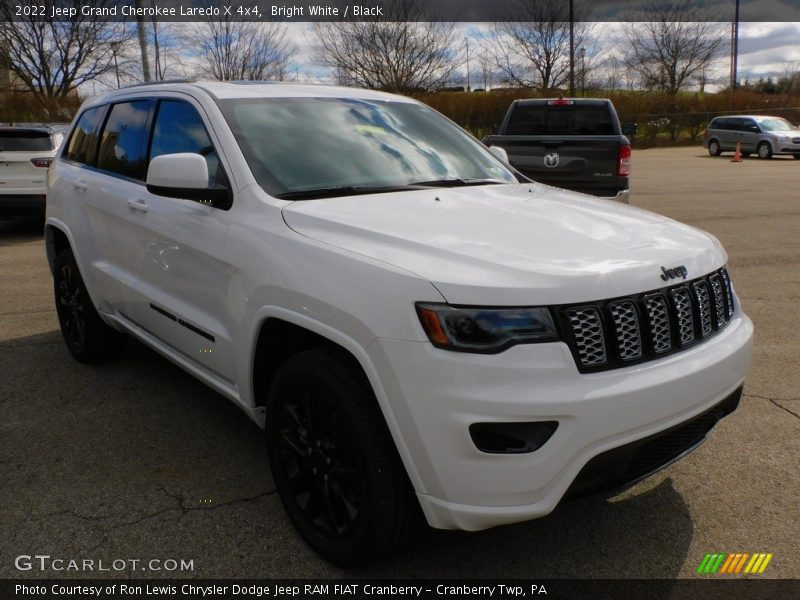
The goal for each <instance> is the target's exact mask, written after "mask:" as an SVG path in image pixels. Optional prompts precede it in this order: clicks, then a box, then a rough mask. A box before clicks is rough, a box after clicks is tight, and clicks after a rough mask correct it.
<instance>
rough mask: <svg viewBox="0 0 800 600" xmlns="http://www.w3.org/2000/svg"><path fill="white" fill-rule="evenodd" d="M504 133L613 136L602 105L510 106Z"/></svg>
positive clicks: (608, 116) (610, 121)
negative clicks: (512, 107)
mask: <svg viewBox="0 0 800 600" xmlns="http://www.w3.org/2000/svg"><path fill="white" fill-rule="evenodd" d="M506 133H507V134H508V135H614V124H613V121H612V118H611V113H610V111H609V109H608V106H607V105H605V104H591V105H574V104H573V105H566V106H552V105H547V104H531V105H524V104H523V105H519V106H517V107H515V108H514V110H513V112H512V113H511V118H510V119H509V122H508V128H507V130H506Z"/></svg>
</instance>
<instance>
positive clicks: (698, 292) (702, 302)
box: [692, 281, 714, 337]
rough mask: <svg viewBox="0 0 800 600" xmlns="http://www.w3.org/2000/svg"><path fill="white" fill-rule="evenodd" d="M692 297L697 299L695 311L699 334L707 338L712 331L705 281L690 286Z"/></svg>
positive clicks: (709, 304)
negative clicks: (692, 290)
mask: <svg viewBox="0 0 800 600" xmlns="http://www.w3.org/2000/svg"><path fill="white" fill-rule="evenodd" d="M692 289H694V297H695V298H696V299H697V309H698V311H697V312H698V313H699V316H700V334H701V335H702V336H703V337H708V336H709V335H711V332H712V331H714V327H713V326H712V324H711V298H710V297H709V295H708V285H706V282H705V281H695V282H694V283H693V284H692Z"/></svg>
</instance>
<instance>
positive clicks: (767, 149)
mask: <svg viewBox="0 0 800 600" xmlns="http://www.w3.org/2000/svg"><path fill="white" fill-rule="evenodd" d="M758 158H772V146H770V145H769V142H761V143H760V144H759V145H758Z"/></svg>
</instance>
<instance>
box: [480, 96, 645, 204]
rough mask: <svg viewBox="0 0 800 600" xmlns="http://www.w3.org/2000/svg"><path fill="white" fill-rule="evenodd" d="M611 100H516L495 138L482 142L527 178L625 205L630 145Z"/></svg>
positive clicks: (627, 131) (630, 131)
mask: <svg viewBox="0 0 800 600" xmlns="http://www.w3.org/2000/svg"><path fill="white" fill-rule="evenodd" d="M634 133H636V126H635V125H625V126H624V127H623V126H620V123H619V117H617V111H616V110H615V109H614V105H613V104H612V103H611V101H610V100H601V99H595V98H572V99H570V98H558V99H551V100H547V99H535V100H515V101H514V102H512V103H511V107H510V108H509V109H508V112H507V113H506V116H505V119H503V124H502V125H501V126H500V128H499V130H498V132H497V135H490V136H486V137H485V138H483V143H484V144H486V145H487V146H489V147H492V146H497V147H499V148H502V149H503V150H505V152H506V154H507V155H508V160H509V162H510V163H511V165H512V166H513V167H515V168H516V169H518V170H519V171H521V172H522V173H523V174H524V175H526V176H527V177H530V178H531V179H533V180H535V181H539V182H541V183H546V184H548V185H553V186H556V187H560V188H566V189H569V190H574V191H576V192H583V193H585V194H592V195H594V196H602V197H605V198H614V199H616V200H620V201H622V202H628V201H629V197H630V192H629V185H628V184H629V181H628V180H629V176H630V168H631V165H630V161H631V143H630V141H629V140H628V138H627V137H625V135H626V134H628V135H632V134H634Z"/></svg>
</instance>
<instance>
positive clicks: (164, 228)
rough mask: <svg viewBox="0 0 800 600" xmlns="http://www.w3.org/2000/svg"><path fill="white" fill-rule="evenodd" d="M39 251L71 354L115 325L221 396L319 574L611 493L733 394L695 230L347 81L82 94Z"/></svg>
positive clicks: (738, 326) (83, 354)
mask: <svg viewBox="0 0 800 600" xmlns="http://www.w3.org/2000/svg"><path fill="white" fill-rule="evenodd" d="M46 241H47V244H46V246H47V254H48V259H49V262H50V266H51V269H52V272H53V278H54V284H55V286H54V287H55V300H56V308H57V311H58V317H59V320H60V323H61V329H62V332H63V335H64V339H65V341H66V344H67V347H68V348H69V350H70V352H71V353H72V354H73V355H74V356H75V358H77V359H78V360H79V361H83V362H96V361H101V360H105V359H107V358H109V357H110V356H112V355H113V354H114V352H115V350H116V349H117V348H118V347H119V343H120V339H121V337H122V334H123V333H126V334H130V335H133V336H134V337H136V338H138V339H139V340H141V341H142V342H144V343H145V344H147V345H149V346H150V347H152V348H153V349H155V350H156V351H158V352H160V353H161V354H163V355H164V356H166V357H167V358H168V359H170V360H171V361H173V362H174V363H176V364H177V365H179V366H181V367H182V368H184V369H186V370H187V371H189V372H190V373H192V374H193V375H194V376H196V377H197V378H198V379H200V380H202V381H204V382H205V383H207V384H208V385H209V386H211V387H212V388H214V389H215V390H217V391H218V392H220V393H221V394H222V395H224V396H225V397H227V398H228V399H230V400H231V401H232V402H234V403H235V404H236V405H238V406H239V407H240V408H241V409H242V410H244V411H245V412H246V413H247V414H248V415H249V416H250V418H251V419H252V420H253V421H254V422H255V423H257V424H258V425H259V426H261V427H264V428H265V430H266V444H267V447H268V454H269V461H270V466H271V470H272V474H273V477H274V479H275V484H276V486H277V489H278V491H279V494H280V497H281V499H282V501H283V503H284V506H285V508H286V511H287V513H288V515H289V517H290V519H291V520H292V522H293V523H294V525H295V526H296V527H297V529H298V531H299V533H300V534H301V535H302V536H303V538H304V539H305V540H306V541H307V542H308V543H309V544H310V545H311V546H312V547H313V548H314V549H315V550H316V551H317V552H319V553H320V554H321V555H322V556H324V557H325V558H327V559H328V560H330V561H332V562H336V563H339V564H353V563H356V562H359V561H363V560H365V559H368V558H371V557H374V556H377V555H379V554H380V553H382V552H385V551H387V550H389V549H391V548H393V547H396V546H397V545H398V544H400V543H401V542H403V541H405V540H406V539H407V538H408V537H409V534H410V532H412V531H413V530H414V529H415V523H419V522H422V519H421V518H420V517H421V516H422V515H424V519H425V520H427V523H428V524H430V525H431V526H433V527H437V528H443V529H465V530H479V529H484V528H487V527H492V526H495V525H500V524H503V523H511V522H515V521H523V520H526V519H533V518H537V517H541V516H544V515H546V514H548V513H550V512H551V511H553V509H555V508H556V506H557V505H558V504H559V503H560V502H562V501H563V500H565V499H571V498H575V497H579V496H583V495H586V494H590V493H594V492H598V491H602V490H608V489H615V488H619V487H621V486H625V485H628V484H630V483H631V482H634V481H637V480H639V479H640V478H642V477H644V476H646V475H648V474H650V473H652V472H654V471H656V470H658V469H660V468H662V467H663V466H665V465H666V464H668V463H670V462H672V461H673V460H675V459H677V458H679V457H681V456H683V455H684V454H686V453H687V452H688V451H690V450H692V449H693V448H694V447H695V446H697V445H698V444H699V443H700V442H702V441H703V439H704V436H705V434H706V433H707V432H708V431H709V430H710V429H711V428H712V427H713V426H714V424H715V423H716V422H717V421H718V420H719V419H720V418H722V417H723V416H725V415H727V414H728V413H730V412H731V411H733V410H734V409H735V408H736V406H737V404H738V401H739V396H740V394H741V389H742V385H743V381H744V377H745V373H746V371H747V368H748V366H749V363H750V358H751V350H752V324H751V322H750V320H749V319H748V318H747V317H746V316H745V314H744V313H743V312H742V310H741V307H740V304H739V302H738V299H737V297H736V295H735V294H734V291H733V288H732V286H731V282H730V279H729V276H728V272H727V271H726V269H725V264H726V254H725V251H724V250H723V249H722V247H721V246H720V244H719V242H718V241H717V240H716V239H715V238H714V237H712V236H711V235H708V234H707V233H704V232H702V231H699V230H697V229H695V228H693V227H689V226H687V225H683V224H680V223H677V222H675V221H672V220H670V219H667V218H665V217H662V216H659V215H656V214H652V213H649V212H646V211H643V210H639V209H636V208H632V207H628V206H623V205H618V204H616V203H610V202H608V201H607V200H601V199H595V198H592V197H589V196H583V195H580V194H576V193H572V192H567V191H563V190H557V189H554V188H551V187H547V186H544V185H541V184H537V183H534V182H530V181H528V180H525V179H524V178H523V177H522V176H519V175H518V174H516V173H515V172H514V171H513V170H512V169H511V168H510V167H509V166H508V165H507V164H505V163H503V162H502V160H500V159H499V158H497V157H496V156H495V155H494V154H493V153H491V152H490V151H489V150H487V149H486V148H485V147H483V146H482V145H481V144H480V143H479V142H478V141H477V140H475V139H474V138H472V137H471V136H470V135H469V134H467V133H466V132H464V131H463V130H461V129H460V128H458V127H457V126H455V125H454V124H453V123H451V122H450V121H448V120H447V119H445V118H443V117H442V116H441V115H439V114H437V113H436V112H435V111H433V110H431V109H430V108H428V107H427V106H425V105H423V104H420V103H419V102H416V101H414V100H411V99H409V98H404V97H400V96H393V95H389V94H384V93H379V92H373V91H364V90H355V89H344V88H335V87H319V86H306V85H284V84H267V83H165V84H160V85H148V86H139V87H131V88H127V89H122V90H118V91H114V92H112V93H110V94H108V95H105V96H103V97H100V98H95V99H92V100H90V101H88V102H87V103H86V104H85V105H84V106H83V107H82V109H81V110H80V112H79V114H78V115H77V117H76V119H75V122H74V124H73V127H72V130H71V134H70V136H69V139H68V141H67V143H66V144H65V145H64V148H63V150H62V152H61V153H60V155H59V157H58V159H57V160H56V161H55V163H54V164H53V166H52V167H51V169H50V173H49V199H48V206H47V222H46ZM187 410H190V407H189V406H188V405H187ZM420 509H421V510H420Z"/></svg>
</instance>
